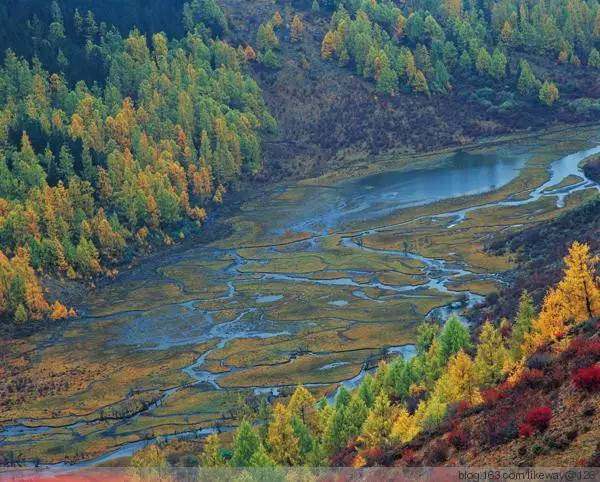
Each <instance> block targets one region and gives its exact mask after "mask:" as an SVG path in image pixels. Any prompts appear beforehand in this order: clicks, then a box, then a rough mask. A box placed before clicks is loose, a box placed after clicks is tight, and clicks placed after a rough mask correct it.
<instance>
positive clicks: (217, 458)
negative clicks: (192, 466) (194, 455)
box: [200, 434, 225, 467]
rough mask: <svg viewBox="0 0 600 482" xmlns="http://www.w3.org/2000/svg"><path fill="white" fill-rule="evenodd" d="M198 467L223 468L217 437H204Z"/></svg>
mask: <svg viewBox="0 0 600 482" xmlns="http://www.w3.org/2000/svg"><path fill="white" fill-rule="evenodd" d="M200 465H201V466H202V467H223V466H224V465H225V459H224V458H223V456H222V455H221V442H220V441H219V436H218V435H216V434H211V435H209V436H208V437H206V440H205V442H204V447H203V449H202V455H200Z"/></svg>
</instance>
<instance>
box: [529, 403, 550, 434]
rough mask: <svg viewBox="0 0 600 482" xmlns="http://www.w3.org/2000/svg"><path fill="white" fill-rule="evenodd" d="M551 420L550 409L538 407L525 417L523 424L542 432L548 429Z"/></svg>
mask: <svg viewBox="0 0 600 482" xmlns="http://www.w3.org/2000/svg"><path fill="white" fill-rule="evenodd" d="M551 419H552V409H551V408H550V407H538V408H534V409H533V410H530V411H529V412H528V413H527V415H526V416H525V422H526V423H528V424H529V425H531V426H532V427H533V428H536V429H537V430H539V431H540V432H543V431H544V430H546V429H547V428H548V425H549V424H550V420H551Z"/></svg>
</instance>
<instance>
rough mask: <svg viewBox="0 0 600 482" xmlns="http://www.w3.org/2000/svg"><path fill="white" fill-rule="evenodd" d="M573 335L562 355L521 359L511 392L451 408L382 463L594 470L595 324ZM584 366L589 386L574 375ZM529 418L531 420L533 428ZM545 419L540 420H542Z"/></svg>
mask: <svg viewBox="0 0 600 482" xmlns="http://www.w3.org/2000/svg"><path fill="white" fill-rule="evenodd" d="M575 333H576V337H575V338H574V339H573V340H572V341H571V342H570V344H569V345H568V347H567V349H566V350H565V351H563V352H561V353H558V354H557V353H555V352H554V351H553V350H552V346H551V345H549V346H547V347H546V349H542V350H540V351H539V352H538V353H536V354H534V355H533V356H532V357H531V358H529V360H528V361H527V367H528V368H527V369H526V370H525V372H524V373H523V375H522V377H521V379H520V381H519V382H518V384H516V386H514V387H510V388H507V387H506V386H503V385H501V386H499V387H497V388H493V389H489V390H487V391H486V392H484V393H483V396H484V404H483V405H481V406H478V407H475V408H468V407H464V406H463V407H461V406H458V407H456V409H455V410H456V415H455V416H454V417H450V418H449V420H448V421H447V422H446V423H444V424H443V425H442V426H440V427H438V429H437V430H435V431H434V432H432V433H427V434H424V435H423V436H421V437H419V438H417V439H415V440H413V441H412V442H411V443H410V444H408V445H407V446H406V447H401V448H396V449H395V451H394V452H393V453H391V454H388V456H389V457H390V459H389V460H388V463H392V464H394V465H400V466H405V465H436V466H437V465H463V466H465V465H466V466H472V467H509V466H535V467H538V466H540V467H543V466H546V467H568V466H570V467H574V466H580V465H583V466H590V467H596V466H598V464H599V462H600V443H599V440H600V410H599V409H598V407H600V393H599V392H598V374H599V372H600V365H598V361H600V339H599V326H598V324H597V322H593V321H590V322H588V323H585V324H583V325H581V326H579V327H578V328H577V329H576V330H575ZM575 333H574V334H575ZM594 363H596V365H594ZM589 366H592V367H594V366H595V377H596V378H595V380H596V381H595V385H593V384H592V383H590V384H589V385H587V386H584V384H582V381H581V378H582V375H581V373H582V369H584V370H585V368H584V367H589ZM588 371H589V369H588ZM586 387H587V388H586ZM594 390H595V391H594ZM544 411H545V412H547V415H544ZM533 414H537V417H539V419H540V420H539V422H538V421H535V419H536V417H535V416H534V415H533ZM540 414H541V416H540ZM548 415H549V419H548V422H545V421H544V420H543V418H544V416H548ZM527 420H530V422H529V423H527Z"/></svg>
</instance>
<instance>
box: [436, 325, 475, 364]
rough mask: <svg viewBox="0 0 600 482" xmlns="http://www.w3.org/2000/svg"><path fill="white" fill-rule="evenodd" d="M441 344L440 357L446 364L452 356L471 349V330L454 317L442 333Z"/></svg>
mask: <svg viewBox="0 0 600 482" xmlns="http://www.w3.org/2000/svg"><path fill="white" fill-rule="evenodd" d="M439 342H440V357H441V359H442V361H443V363H444V364H445V363H446V362H447V361H448V360H449V359H450V357H451V356H452V355H455V354H456V353H458V352H459V351H460V350H468V349H469V348H470V347H471V336H470V334H469V329H468V328H467V327H466V326H464V325H463V324H462V323H461V321H460V320H459V319H458V317H456V316H454V315H452V316H451V317H450V318H448V321H446V324H445V325H444V328H443V329H442V332H441V333H440V336H439Z"/></svg>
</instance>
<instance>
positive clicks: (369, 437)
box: [360, 392, 394, 447]
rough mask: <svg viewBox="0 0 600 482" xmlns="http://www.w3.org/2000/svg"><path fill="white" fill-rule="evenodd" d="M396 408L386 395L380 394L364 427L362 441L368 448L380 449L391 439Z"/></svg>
mask: <svg viewBox="0 0 600 482" xmlns="http://www.w3.org/2000/svg"><path fill="white" fill-rule="evenodd" d="M393 415H394V408H393V407H392V406H391V404H390V399H389V397H388V396H387V394H385V393H383V392H382V393H380V394H379V395H377V398H376V399H375V403H374V404H373V407H372V408H371V410H370V411H369V414H368V415H367V418H366V420H365V422H364V424H363V426H362V433H361V435H360V440H361V441H362V442H363V443H364V444H365V445H366V446H367V447H378V446H381V445H383V444H385V443H386V442H387V440H388V438H389V435H390V431H391V429H392V423H393V420H394V416H393Z"/></svg>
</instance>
